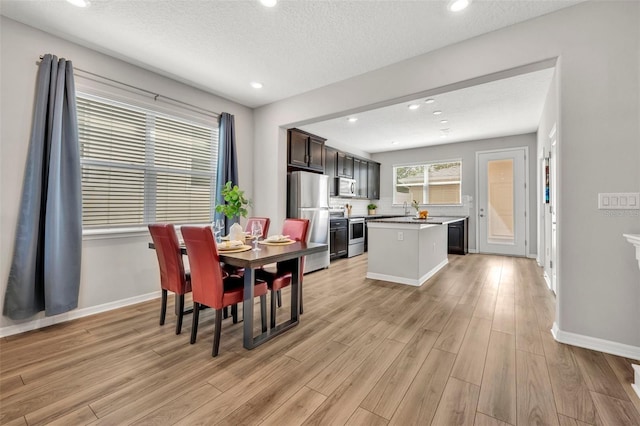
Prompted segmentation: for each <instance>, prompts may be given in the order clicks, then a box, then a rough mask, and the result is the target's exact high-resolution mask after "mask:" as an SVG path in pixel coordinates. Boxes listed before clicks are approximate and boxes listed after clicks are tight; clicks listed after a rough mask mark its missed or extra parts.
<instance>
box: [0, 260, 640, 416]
mask: <svg viewBox="0 0 640 426" xmlns="http://www.w3.org/2000/svg"><path fill="white" fill-rule="evenodd" d="M366 262H367V257H366V255H364V256H358V257H355V258H352V259H344V260H339V261H337V262H333V263H332V264H331V267H330V268H329V269H328V270H325V271H319V272H316V273H313V274H310V275H308V276H306V277H305V293H304V295H305V314H304V315H303V317H302V322H301V324H300V325H299V326H298V327H296V328H294V329H292V330H290V331H289V332H288V333H286V334H285V335H283V336H280V337H279V338H277V339H276V340H274V341H271V342H269V343H267V344H265V345H263V346H261V347H259V348H258V349H255V350H253V351H246V350H244V349H243V348H242V343H241V334H242V324H235V325H234V324H232V323H231V320H230V319H229V320H225V321H224V322H223V334H222V343H221V348H220V355H219V356H218V357H217V358H212V357H211V355H210V352H211V344H212V340H213V312H212V311H211V310H209V311H203V312H202V314H201V318H200V321H201V325H200V328H199V336H198V342H197V343H196V344H195V345H189V344H188V339H189V332H190V328H191V327H190V325H191V324H190V320H191V316H188V317H187V318H186V320H185V326H184V329H183V334H182V335H179V336H176V335H175V334H174V322H173V320H174V317H173V315H169V317H168V319H169V320H168V321H167V324H166V325H165V326H164V327H160V326H159V325H158V314H159V301H152V302H148V303H142V304H139V305H135V306H131V307H127V308H123V309H119V310H117V311H112V312H109V313H105V314H100V315H95V316H92V317H88V318H84V319H81V320H76V321H73V322H68V323H64V324H60V325H56V326H53V327H49V328H46V329H42V330H40V331H35V332H31V333H26V334H23V335H18V336H11V337H8V338H4V339H2V340H1V341H0V342H1V367H0V423H1V424H12V425H24V424H29V425H32V424H59V425H85V424H92V425H93V424H109V425H126V424H136V425H139V424H149V425H172V424H179V425H197V424H223V425H237V424H246V425H254V424H255V425H257V424H260V425H298V424H305V425H307V424H308V425H312V424H313V425H343V424H347V425H429V424H432V425H462V424H465V425H466V424H468V425H474V424H475V425H507V424H511V425H534V424H541V425H561V426H570V425H573V426H578V425H585V424H592V425H600V424H604V425H615V426H620V425H640V400H639V399H638V397H637V396H635V394H634V393H633V391H632V389H631V387H630V383H631V382H632V370H631V367H630V360H628V359H624V358H620V357H616V356H611V355H606V354H603V353H600V352H594V351H590V350H585V349H580V348H576V347H571V346H566V345H562V344H558V343H556V342H555V341H554V340H553V338H552V336H551V335H550V333H549V329H550V328H551V324H552V321H553V317H554V300H553V296H552V295H551V294H550V293H549V292H548V291H547V289H546V286H545V285H544V282H543V280H542V279H541V276H540V270H539V269H538V268H537V267H536V265H535V262H534V261H532V260H528V259H516V258H507V257H498V256H484V255H468V256H450V263H449V265H447V267H445V268H444V269H443V270H442V271H441V272H440V273H438V274H437V275H436V276H435V277H433V278H432V279H431V280H429V281H428V282H427V283H426V284H425V285H423V286H422V287H420V288H415V287H408V286H402V285H396V284H391V283H386V282H381V281H374V280H367V279H365V278H364V274H365V269H366ZM283 299H284V301H287V299H288V293H285V295H284V298H283ZM170 312H172V311H170ZM286 312H288V310H287V309H286V307H285V308H283V309H280V310H279V315H280V318H283V317H285V316H286ZM258 318H259V317H258Z"/></svg>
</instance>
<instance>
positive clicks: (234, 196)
mask: <svg viewBox="0 0 640 426" xmlns="http://www.w3.org/2000/svg"><path fill="white" fill-rule="evenodd" d="M222 197H223V198H224V201H225V204H218V205H217V206H216V212H218V213H222V214H224V215H225V216H227V217H228V218H229V219H233V218H234V217H239V216H242V217H247V215H248V214H249V212H248V210H247V209H246V206H248V205H251V201H250V200H248V199H247V198H245V196H244V191H242V190H241V189H240V187H238V185H233V186H232V183H231V181H229V182H227V183H225V184H224V187H223V188H222Z"/></svg>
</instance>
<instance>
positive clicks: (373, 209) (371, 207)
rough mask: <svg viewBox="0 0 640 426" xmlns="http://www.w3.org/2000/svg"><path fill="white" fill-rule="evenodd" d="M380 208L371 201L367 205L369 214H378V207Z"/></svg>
mask: <svg viewBox="0 0 640 426" xmlns="http://www.w3.org/2000/svg"><path fill="white" fill-rule="evenodd" d="M377 208H378V206H376V205H375V204H373V203H370V204H369V205H367V209H368V210H369V214H376V209H377Z"/></svg>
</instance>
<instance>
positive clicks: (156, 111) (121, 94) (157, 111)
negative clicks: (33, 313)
mask: <svg viewBox="0 0 640 426" xmlns="http://www.w3.org/2000/svg"><path fill="white" fill-rule="evenodd" d="M79 97H82V98H85V99H89V100H95V101H99V102H104V103H107V104H112V105H115V106H119V107H122V108H127V109H131V110H134V111H138V112H141V113H143V114H145V116H146V136H145V158H144V164H143V165H134V164H114V163H113V162H110V161H108V160H95V159H85V158H83V157H81V158H80V165H81V170H83V169H84V165H85V164H86V165H91V166H102V167H115V168H117V169H120V170H144V171H149V170H153V171H154V172H160V173H163V172H168V173H172V174H179V175H187V176H203V177H208V178H209V179H210V181H211V186H210V200H211V202H210V205H209V219H208V223H210V222H211V220H212V218H213V215H214V214H215V209H214V205H215V195H216V194H215V191H216V188H215V184H216V178H217V155H218V145H219V133H218V132H219V129H218V120H219V115H215V116H214V115H212V114H205V113H202V114H198V113H196V112H195V111H193V110H191V109H186V108H181V107H179V106H177V105H174V104H168V103H161V102H158V101H157V100H155V99H149V98H148V97H147V96H140V95H138V94H136V93H133V92H129V91H126V90H121V89H119V88H114V87H111V86H110V87H109V88H108V89H106V90H105V89H104V88H100V87H93V86H92V85H84V84H76V98H79ZM155 117H161V118H164V119H168V120H172V121H178V122H182V123H186V124H190V125H193V126H199V127H204V128H206V129H209V130H210V131H211V144H210V147H211V152H210V159H211V167H210V169H209V171H208V172H204V171H198V170H195V171H191V172H187V171H186V170H184V169H172V168H166V167H164V168H163V167H158V166H154V165H153V149H154V148H155V142H156V141H155V139H153V138H151V136H150V134H149V130H150V127H149V121H150V119H151V120H155ZM154 128H155V125H154V127H153V128H152V129H154ZM150 142H151V143H150ZM150 154H151V155H150ZM151 181H153V185H150V183H151ZM155 181H156V178H154V177H151V178H150V177H149V176H148V174H145V177H144V189H143V194H142V195H143V197H144V205H143V223H142V224H132V225H118V224H115V225H110V226H100V227H90V228H87V227H86V226H85V225H84V223H83V230H82V234H83V239H88V240H91V239H103V238H124V237H131V236H142V235H144V236H147V235H148V227H147V225H148V224H149V223H153V222H154V221H155V220H156V219H155V211H156V205H155V199H156V194H157V186H156V184H155ZM83 198H84V197H83ZM152 215H153V217H152ZM206 223H207V222H205V223H194V224H206ZM180 224H186V222H184V223H183V222H180V223H179V224H176V228H179V227H180ZM190 224H191V223H190Z"/></svg>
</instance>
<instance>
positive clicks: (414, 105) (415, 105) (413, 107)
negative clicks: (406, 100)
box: [409, 104, 420, 109]
mask: <svg viewBox="0 0 640 426" xmlns="http://www.w3.org/2000/svg"><path fill="white" fill-rule="evenodd" d="M418 108H420V105H419V104H411V105H409V109H418Z"/></svg>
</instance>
